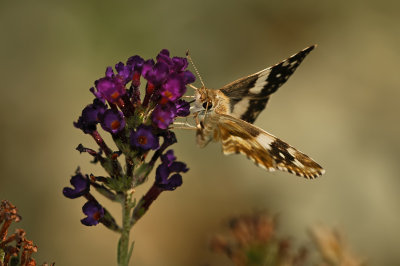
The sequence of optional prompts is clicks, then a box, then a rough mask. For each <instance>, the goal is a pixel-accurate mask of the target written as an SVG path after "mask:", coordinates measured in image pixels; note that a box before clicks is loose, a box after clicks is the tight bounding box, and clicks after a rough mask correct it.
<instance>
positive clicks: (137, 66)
mask: <svg viewBox="0 0 400 266" xmlns="http://www.w3.org/2000/svg"><path fill="white" fill-rule="evenodd" d="M143 64H144V60H143V58H141V57H140V56H138V55H134V56H131V57H129V58H128V60H127V61H126V65H127V66H131V69H132V70H134V71H142V67H143Z"/></svg>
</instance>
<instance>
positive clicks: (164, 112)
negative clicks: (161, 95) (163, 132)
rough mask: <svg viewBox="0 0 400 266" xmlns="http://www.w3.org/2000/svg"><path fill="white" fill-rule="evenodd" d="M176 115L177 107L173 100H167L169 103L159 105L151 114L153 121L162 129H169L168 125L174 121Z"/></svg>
mask: <svg viewBox="0 0 400 266" xmlns="http://www.w3.org/2000/svg"><path fill="white" fill-rule="evenodd" d="M175 117H176V107H175V104H173V103H171V102H167V104H164V105H157V106H156V108H155V109H154V111H153V113H152V115H151V118H152V120H153V123H154V124H156V126H157V127H158V128H161V129H167V128H168V126H169V125H170V124H171V123H172V122H174V119H175Z"/></svg>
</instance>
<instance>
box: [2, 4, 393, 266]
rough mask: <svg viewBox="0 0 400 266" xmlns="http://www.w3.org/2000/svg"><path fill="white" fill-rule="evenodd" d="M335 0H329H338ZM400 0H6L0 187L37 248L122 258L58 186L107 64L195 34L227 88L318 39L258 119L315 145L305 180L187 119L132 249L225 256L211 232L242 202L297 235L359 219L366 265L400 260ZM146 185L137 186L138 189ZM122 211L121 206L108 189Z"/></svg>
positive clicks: (178, 45) (204, 258) (84, 259)
mask: <svg viewBox="0 0 400 266" xmlns="http://www.w3.org/2000/svg"><path fill="white" fill-rule="evenodd" d="M328 2H329V3H328ZM399 9H400V4H399V2H398V1H394V0H393V1H390V0H384V1H373V0H369V1H345V0H340V1H316V0H307V1H276V0H275V1H261V0H259V1H214V0H213V1H211V0H205V1H177V0H175V1H161V0H158V1H115V2H112V1H76V2H75V3H74V2H72V1H40V0H37V1H1V2H0V34H1V42H0V67H1V69H0V77H1V82H0V92H1V104H0V124H1V131H0V147H1V157H0V169H1V175H0V198H2V199H8V200H10V201H11V202H13V203H14V204H16V205H17V206H18V208H19V211H20V213H21V215H22V216H23V221H22V222H21V223H20V224H19V226H20V227H23V228H25V229H26V230H27V232H28V237H29V238H30V239H33V240H34V241H35V243H36V244H37V245H38V246H39V253H38V255H37V256H36V257H37V259H38V261H39V262H42V261H44V260H48V261H56V262H57V265H113V264H114V263H115V256H116V254H115V250H116V242H117V235H116V234H114V233H112V232H109V231H107V230H106V229H105V228H103V227H102V226H98V227H93V228H87V227H84V226H82V225H81V224H80V222H79V219H81V218H82V217H83V214H82V213H81V210H80V208H81V206H82V204H83V203H84V201H83V200H82V199H77V200H68V199H66V198H64V197H63V196H62V195H61V190H62V188H63V187H64V186H66V185H68V182H69V177H70V176H71V174H73V172H74V170H75V168H76V167H77V165H80V166H81V167H82V170H83V171H85V172H93V173H99V171H100V169H99V168H97V167H93V166H92V165H90V164H89V163H88V161H89V157H88V156H87V155H84V154H83V155H79V153H78V152H77V151H75V150H74V149H75V147H76V146H77V145H78V144H79V143H83V144H86V145H90V146H92V147H95V144H94V143H93V141H92V140H91V139H90V138H89V137H88V136H85V135H83V134H82V133H81V132H80V131H78V130H76V129H75V128H73V127H72V121H74V120H76V119H77V117H78V116H79V115H80V112H81V109H82V108H83V107H84V106H85V105H86V104H87V103H89V102H90V101H91V99H92V95H91V94H90V93H89V91H88V89H89V87H90V86H92V84H93V81H94V80H95V79H97V78H99V77H101V76H102V75H103V73H104V70H105V67H106V66H108V65H112V64H114V63H116V62H118V61H119V60H122V61H125V60H126V59H127V58H128V57H129V56H131V55H134V54H140V55H142V56H143V57H153V56H155V55H156V54H157V53H158V51H159V50H160V49H162V48H168V49H170V50H171V51H172V53H173V54H174V55H179V56H183V55H184V53H185V51H186V49H188V48H189V49H190V50H191V54H192V56H193V58H194V59H195V61H196V63H197V67H198V68H199V70H200V72H201V73H202V76H203V79H204V80H205V82H206V85H207V86H209V87H214V88H218V87H220V86H222V85H224V84H225V83H228V82H231V81H232V80H234V79H236V78H239V77H241V76H243V75H247V74H250V73H252V72H255V71H258V70H260V69H262V68H264V67H266V66H269V65H271V64H274V63H276V62H278V61H280V60H281V59H284V58H286V57H287V56H289V55H291V54H293V53H295V52H297V51H299V50H301V49H303V48H304V47H306V46H308V45H311V44H314V43H317V44H318V45H319V46H318V48H317V49H316V50H315V51H313V52H312V53H311V54H310V55H309V56H308V57H307V59H306V60H305V61H304V62H303V64H302V65H301V66H300V68H299V69H298V70H297V71H296V73H295V74H294V76H293V77H292V78H291V79H290V80H289V82H288V83H287V84H285V85H284V86H283V87H282V88H281V89H280V90H279V91H278V92H277V93H276V94H275V95H274V96H273V97H272V99H271V101H270V103H269V104H268V108H267V110H266V111H265V112H264V113H263V114H262V115H261V116H260V117H259V119H258V120H257V122H256V124H257V125H258V126H260V127H262V128H264V129H266V130H268V131H270V132H271V133H273V134H274V135H277V136H279V137H281V138H282V139H284V140H286V141H288V142H290V143H291V144H292V145H293V146H295V147H297V148H299V149H300V150H302V151H305V152H306V153H307V154H309V155H310V156H311V157H313V158H315V159H317V161H318V162H320V163H321V164H322V165H323V166H324V167H325V168H326V169H327V174H326V175H324V176H323V177H322V178H319V179H318V180H315V181H307V180H303V179H301V178H298V177H295V176H292V175H289V174H286V173H277V172H276V173H267V172H265V171H264V170H262V169H259V168H257V167H255V166H254V165H253V164H252V163H251V162H250V161H248V160H246V159H245V158H244V157H241V156H230V157H226V156H223V155H222V154H221V152H220V147H219V145H217V144H214V145H210V146H209V147H207V148H206V149H204V150H199V149H197V147H196V146H195V144H194V136H193V133H192V132H179V133H178V138H179V143H178V144H177V145H175V150H176V154H177V156H178V158H179V159H181V160H184V161H185V162H187V163H188V165H189V167H190V172H188V173H187V174H186V175H185V176H184V184H183V186H182V187H181V188H179V189H178V190H177V191H175V192H169V193H168V192H167V193H164V194H162V195H161V197H160V199H159V200H158V202H156V203H155V204H154V206H153V207H152V208H151V210H150V211H149V213H148V215H146V216H145V217H144V218H143V220H141V221H140V222H139V223H138V224H137V226H136V228H135V229H134V230H133V233H132V236H133V238H134V239H135V240H136V246H135V250H134V255H133V262H132V265H221V264H222V265H223V264H225V263H227V260H225V259H224V258H223V257H219V256H216V255H213V254H211V253H210V252H209V251H208V250H207V241H208V240H209V238H210V236H211V235H212V234H213V233H215V232H218V231H219V230H220V229H221V223H222V221H224V220H226V217H229V216H230V215H234V214H240V213H244V212H250V211H252V210H255V209H268V210H270V211H271V212H278V213H280V215H281V219H280V220H281V226H280V228H281V232H282V234H283V235H291V236H293V237H294V238H296V239H297V240H296V243H297V244H299V243H301V242H303V241H306V233H305V232H306V229H307V228H308V227H309V226H311V225H313V224H315V223H316V222H323V223H326V224H329V225H336V226H339V227H340V228H342V229H343V231H345V232H346V233H347V237H348V240H349V242H350V244H351V245H352V246H353V249H354V250H355V251H357V252H358V253H359V254H362V255H364V256H365V257H368V258H369V263H370V265H395V264H397V263H399V261H400V255H399V252H398V246H399V244H400V240H399V239H400V229H399V225H400V219H399V218H400V214H399V201H400V197H399V186H400V176H399V173H400V165H399V152H400V142H399V133H400V126H399V114H400V108H399V97H400V90H399V84H400V77H399V76H400V75H399V73H398V72H399V69H400V68H399V66H400V64H399V62H400V23H399V22H400V19H399ZM144 191H145V188H143V189H139V190H138V192H137V195H138V197H139V196H140V195H142V193H144ZM105 205H106V206H107V207H108V208H109V209H110V210H111V211H112V212H114V213H116V212H117V211H118V210H119V206H118V205H115V204H110V203H106V204H105Z"/></svg>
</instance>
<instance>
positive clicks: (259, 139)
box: [197, 114, 325, 179]
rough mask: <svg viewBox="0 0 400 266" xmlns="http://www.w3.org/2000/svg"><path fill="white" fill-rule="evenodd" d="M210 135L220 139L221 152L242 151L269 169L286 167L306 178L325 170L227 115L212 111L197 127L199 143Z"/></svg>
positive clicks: (260, 131) (283, 143)
mask: <svg viewBox="0 0 400 266" xmlns="http://www.w3.org/2000/svg"><path fill="white" fill-rule="evenodd" d="M210 138H212V139H213V140H215V141H217V140H220V141H221V143H222V150H223V152H224V154H233V153H242V154H244V155H246V156H247V157H248V158H249V159H251V160H252V161H253V162H255V163H256V164H257V165H258V166H261V167H262V168H264V169H266V170H268V171H275V170H281V171H287V172H289V173H292V174H296V175H298V176H302V177H305V178H308V179H313V178H316V177H318V176H320V175H322V174H323V173H324V172H325V170H324V169H323V168H322V167H321V166H320V165H319V164H318V163H316V162H315V161H314V160H312V159H311V158H310V157H308V156H307V155H305V154H304V153H302V152H300V151H299V150H297V149H295V148H293V147H292V146H290V145H289V144H287V143H286V142H284V141H282V140H280V139H278V138H276V137H275V136H273V135H271V134H269V133H268V132H266V131H264V130H262V129H261V128H258V127H256V126H254V125H252V124H250V123H247V122H245V121H243V120H240V119H237V118H234V117H232V116H229V115H224V114H215V115H213V116H212V118H211V119H210V120H209V121H208V122H207V124H206V125H205V127H204V128H203V130H201V131H198V134H197V142H198V143H200V144H201V143H203V141H202V140H206V141H207V140H209V139H210Z"/></svg>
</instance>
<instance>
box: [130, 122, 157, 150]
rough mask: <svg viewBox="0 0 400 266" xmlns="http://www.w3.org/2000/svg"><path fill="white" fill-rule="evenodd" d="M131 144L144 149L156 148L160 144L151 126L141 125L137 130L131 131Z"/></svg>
mask: <svg viewBox="0 0 400 266" xmlns="http://www.w3.org/2000/svg"><path fill="white" fill-rule="evenodd" d="M131 145H132V146H134V147H137V148H141V149H142V150H144V151H147V150H150V149H152V150H155V149H157V148H158V147H159V146H160V144H159V141H158V137H157V136H154V134H153V133H152V131H151V127H150V126H144V125H140V126H139V127H138V128H137V131H135V132H132V133H131Z"/></svg>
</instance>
